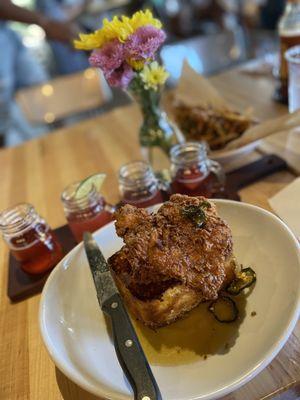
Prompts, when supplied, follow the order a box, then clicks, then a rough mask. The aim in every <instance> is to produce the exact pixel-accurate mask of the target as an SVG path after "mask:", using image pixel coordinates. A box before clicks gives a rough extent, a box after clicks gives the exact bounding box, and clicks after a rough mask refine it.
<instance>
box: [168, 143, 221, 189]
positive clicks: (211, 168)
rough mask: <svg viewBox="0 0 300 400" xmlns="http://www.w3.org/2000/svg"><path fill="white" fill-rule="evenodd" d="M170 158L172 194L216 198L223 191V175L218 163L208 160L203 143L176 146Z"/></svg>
mask: <svg viewBox="0 0 300 400" xmlns="http://www.w3.org/2000/svg"><path fill="white" fill-rule="evenodd" d="M170 156H171V176H172V183H171V192H172V193H173V194H175V193H180V194H186V195H188V196H205V197H217V196H220V194H221V193H222V192H223V191H224V185H225V174H224V172H223V169H222V167H221V165H220V164H219V163H217V162H216V161H213V160H210V159H209V158H208V156H207V146H206V144H205V143H198V142H187V143H182V144H178V145H176V146H174V147H173V148H172V150H171V152H170Z"/></svg>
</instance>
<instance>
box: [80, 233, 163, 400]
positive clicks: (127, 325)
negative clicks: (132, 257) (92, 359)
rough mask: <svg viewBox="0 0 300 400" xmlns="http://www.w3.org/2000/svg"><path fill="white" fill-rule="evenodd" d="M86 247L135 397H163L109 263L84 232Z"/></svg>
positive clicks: (144, 399) (142, 399)
mask: <svg viewBox="0 0 300 400" xmlns="http://www.w3.org/2000/svg"><path fill="white" fill-rule="evenodd" d="M83 239H84V248H85V252H86V255H87V259H88V262H89V265H90V270H91V273H92V276H93V279H94V283H95V287H96V292H97V297H98V302H99V305H100V307H101V309H102V311H103V312H104V313H105V314H107V315H108V316H109V317H110V318H111V321H112V329H113V338H114V346H115V350H116V354H117V357H118V360H119V363H120V365H121V367H122V369H123V372H124V374H125V375H126V377H127V379H128V381H129V383H130V384H131V387H132V389H133V392H134V399H135V400H161V394H160V391H159V388H158V385H157V383H156V381H155V378H154V376H153V374H152V371H151V369H150V366H149V364H148V361H147V359H146V356H145V354H144V352H143V349H142V347H141V345H140V342H139V340H138V338H137V335H136V333H135V330H134V328H133V326H132V323H131V321H130V318H129V316H128V314H127V311H126V309H125V307H124V305H123V302H122V298H121V296H120V293H119V291H118V289H117V287H116V284H115V282H114V280H113V277H112V275H111V273H110V270H109V266H108V264H107V261H106V260H105V258H104V256H103V254H102V252H101V250H100V248H99V247H98V245H97V243H96V241H95V240H94V238H93V236H92V235H91V233H89V232H85V233H84V235H83Z"/></svg>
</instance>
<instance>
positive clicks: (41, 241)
mask: <svg viewBox="0 0 300 400" xmlns="http://www.w3.org/2000/svg"><path fill="white" fill-rule="evenodd" d="M0 231H1V232H2V235H3V238H4V240H5V242H6V243H7V245H8V247H9V249H10V251H11V254H12V255H13V257H14V258H15V259H16V260H17V261H19V263H20V266H21V268H22V269H23V270H24V271H25V272H27V273H29V274H41V273H44V272H46V271H48V270H50V269H51V268H53V267H54V266H55V265H56V264H57V263H58V262H59V261H60V260H61V258H62V256H63V253H62V248H61V245H60V244H59V242H58V241H57V239H56V236H55V235H54V233H53V232H52V230H51V229H50V227H49V225H48V224H47V222H46V221H45V220H44V219H43V218H41V217H40V216H39V214H38V213H37V212H36V210H35V208H34V207H33V206H32V205H31V204H27V203H22V204H18V205H16V206H14V207H12V208H9V209H7V210H4V211H2V212H1V214H0Z"/></svg>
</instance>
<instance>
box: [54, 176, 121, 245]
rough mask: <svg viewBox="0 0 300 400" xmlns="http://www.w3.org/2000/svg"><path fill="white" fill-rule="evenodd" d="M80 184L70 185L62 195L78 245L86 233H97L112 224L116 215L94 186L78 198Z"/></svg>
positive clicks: (66, 214) (67, 217)
mask: <svg viewBox="0 0 300 400" xmlns="http://www.w3.org/2000/svg"><path fill="white" fill-rule="evenodd" d="M80 184H81V182H75V183H72V184H70V185H69V186H67V187H66V188H65V190H64V191H63V193H62V195H61V201H62V203H63V207H64V212H65V216H66V219H67V221H68V225H69V228H70V230H71V232H72V233H73V235H74V237H75V239H76V241H77V242H78V243H79V242H81V241H82V239H83V233H84V232H85V231H88V232H95V231H96V230H97V229H99V228H102V227H103V226H104V225H106V224H108V223H109V222H111V221H112V220H113V213H114V207H112V206H111V205H109V204H107V203H106V201H105V199H104V197H103V196H102V195H101V194H100V193H99V192H98V190H97V188H96V187H95V186H94V185H91V187H90V188H89V190H88V191H87V192H86V193H84V194H83V195H81V196H79V197H78V196H77V189H78V187H79V185H80Z"/></svg>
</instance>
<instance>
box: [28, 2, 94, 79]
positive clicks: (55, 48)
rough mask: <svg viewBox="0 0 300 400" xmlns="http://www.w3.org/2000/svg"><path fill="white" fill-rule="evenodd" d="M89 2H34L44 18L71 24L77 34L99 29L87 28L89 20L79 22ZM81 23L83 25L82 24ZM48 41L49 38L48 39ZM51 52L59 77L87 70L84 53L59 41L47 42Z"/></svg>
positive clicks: (86, 59)
mask: <svg viewBox="0 0 300 400" xmlns="http://www.w3.org/2000/svg"><path fill="white" fill-rule="evenodd" d="M90 3H91V0H36V3H35V4H36V9H37V10H38V11H40V12H41V13H42V14H43V15H44V16H47V17H48V18H50V19H51V20H54V21H57V22H60V23H66V24H69V23H72V24H73V25H75V26H76V29H77V31H78V32H88V31H89V30H94V29H97V28H99V26H100V21H99V20H98V26H97V27H95V28H94V27H93V26H89V20H87V19H86V18H85V19H83V21H82V20H81V18H80V17H82V16H83V15H84V14H85V13H86V11H87V9H88V6H89V4H90ZM82 22H83V23H82ZM49 39H50V38H49ZM49 44H50V47H51V49H52V52H53V56H54V61H55V66H56V73H57V74H59V75H64V74H71V73H74V72H78V71H82V70H83V69H85V68H88V66H89V63H88V57H87V54H86V53H85V52H83V51H82V52H81V51H78V50H75V49H74V48H73V47H72V46H70V45H69V44H67V43H62V42H61V41H59V40H55V39H54V40H49Z"/></svg>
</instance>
